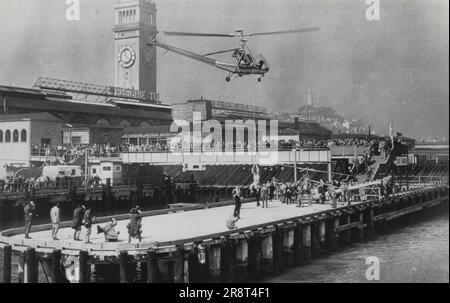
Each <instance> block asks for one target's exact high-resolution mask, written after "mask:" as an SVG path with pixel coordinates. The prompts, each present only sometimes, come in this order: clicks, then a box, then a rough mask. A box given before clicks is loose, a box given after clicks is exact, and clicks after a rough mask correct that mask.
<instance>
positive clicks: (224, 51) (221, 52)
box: [203, 48, 236, 56]
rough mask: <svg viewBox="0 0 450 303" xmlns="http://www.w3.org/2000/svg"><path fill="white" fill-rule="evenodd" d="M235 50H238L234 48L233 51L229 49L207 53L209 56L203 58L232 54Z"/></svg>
mask: <svg viewBox="0 0 450 303" xmlns="http://www.w3.org/2000/svg"><path fill="white" fill-rule="evenodd" d="M235 50H236V48H232V49H227V50H223V51H217V52H212V53H207V54H204V55H203V56H212V55H217V54H223V53H229V52H232V51H235Z"/></svg>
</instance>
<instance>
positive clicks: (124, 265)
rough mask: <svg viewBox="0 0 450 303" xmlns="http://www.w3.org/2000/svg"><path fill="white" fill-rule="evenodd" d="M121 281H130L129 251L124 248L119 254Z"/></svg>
mask: <svg viewBox="0 0 450 303" xmlns="http://www.w3.org/2000/svg"><path fill="white" fill-rule="evenodd" d="M119 266H120V283H128V252H127V251H126V250H122V251H121V252H120V254H119Z"/></svg>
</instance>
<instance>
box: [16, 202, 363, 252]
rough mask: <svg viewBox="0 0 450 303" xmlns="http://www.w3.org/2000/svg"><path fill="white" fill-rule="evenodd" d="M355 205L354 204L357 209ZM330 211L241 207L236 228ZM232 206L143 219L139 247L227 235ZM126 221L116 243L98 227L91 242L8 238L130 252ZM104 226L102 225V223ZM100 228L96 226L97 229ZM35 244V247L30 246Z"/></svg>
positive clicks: (67, 235)
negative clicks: (107, 239) (105, 236)
mask: <svg viewBox="0 0 450 303" xmlns="http://www.w3.org/2000/svg"><path fill="white" fill-rule="evenodd" d="M356 204H357V203H353V205H356ZM329 209H331V206H330V204H312V205H310V206H305V207H296V205H295V204H290V205H286V204H282V203H281V202H279V201H273V202H269V208H261V207H257V206H256V202H249V203H244V204H242V208H241V219H240V220H239V221H238V222H237V224H236V225H237V227H238V228H246V227H250V226H255V225H260V224H270V223H271V222H276V221H279V220H284V219H289V218H294V217H299V216H304V215H309V214H311V215H312V214H316V213H318V212H322V211H326V210H329ZM233 210H234V205H228V206H222V207H216V208H209V209H201V210H193V211H182V212H176V213H169V214H163V215H157V216H150V217H144V218H143V219H142V231H143V234H142V244H141V245H139V246H140V247H150V246H152V245H154V243H155V242H158V243H167V242H172V241H178V240H186V239H191V238H201V237H204V236H208V235H212V234H218V233H223V232H228V231H229V229H228V228H227V227H226V226H225V221H226V220H227V218H228V217H229V216H230V215H231V214H232V213H233ZM128 222H129V221H128V220H121V221H117V223H118V225H117V226H116V230H118V231H120V235H119V242H107V243H105V239H104V236H103V234H96V231H97V227H96V226H95V225H94V226H93V228H92V236H91V242H92V244H85V243H84V242H79V241H74V240H73V232H74V230H73V229H71V228H70V227H67V228H62V229H60V230H59V232H58V238H59V239H60V240H58V241H53V240H52V238H51V231H50V230H45V231H39V232H33V233H31V234H30V237H31V238H32V239H30V240H24V236H23V235H16V236H13V237H11V238H10V242H12V241H13V242H16V243H17V242H21V241H23V244H24V245H25V244H27V245H30V244H31V246H41V247H53V248H74V249H75V248H76V249H81V250H90V249H92V250H97V249H99V250H103V251H109V250H110V251H111V252H113V251H120V250H122V249H129V248H131V247H130V245H129V244H128V243H127V242H128V232H127V228H126V225H127V224H128ZM103 224H104V223H103ZM103 224H99V225H100V226H101V225H103ZM84 231H85V229H84V228H83V229H82V234H81V237H82V238H83V237H84ZM132 243H133V244H134V245H133V246H134V247H135V246H136V245H135V244H137V243H138V241H137V240H136V239H133V240H132ZM33 244H34V245H33Z"/></svg>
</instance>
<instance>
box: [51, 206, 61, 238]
mask: <svg viewBox="0 0 450 303" xmlns="http://www.w3.org/2000/svg"><path fill="white" fill-rule="evenodd" d="M50 220H51V221H52V239H53V240H59V239H58V237H57V234H58V230H59V224H60V223H61V220H60V217H59V202H56V203H55V205H54V206H53V207H52V209H51V210H50Z"/></svg>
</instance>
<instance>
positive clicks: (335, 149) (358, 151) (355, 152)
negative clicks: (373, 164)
mask: <svg viewBox="0 0 450 303" xmlns="http://www.w3.org/2000/svg"><path fill="white" fill-rule="evenodd" d="M364 152H366V153H368V152H369V147H368V146H357V145H350V146H349V145H336V146H332V147H331V156H332V157H354V156H362V155H363V154H364Z"/></svg>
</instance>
